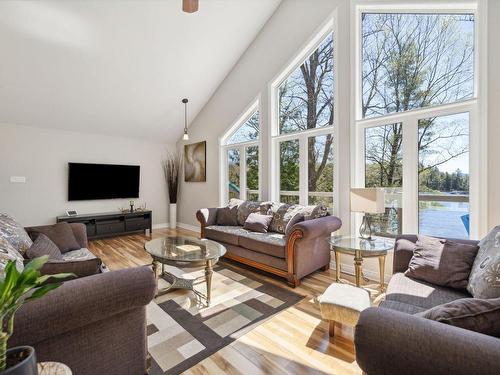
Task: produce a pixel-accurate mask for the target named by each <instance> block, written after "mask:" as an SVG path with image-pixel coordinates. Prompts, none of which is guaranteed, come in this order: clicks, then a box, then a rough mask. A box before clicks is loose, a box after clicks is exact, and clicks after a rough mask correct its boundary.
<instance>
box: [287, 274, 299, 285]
mask: <svg viewBox="0 0 500 375" xmlns="http://www.w3.org/2000/svg"><path fill="white" fill-rule="evenodd" d="M287 283H288V285H290V286H291V287H292V288H296V287H298V286H299V285H300V279H298V278H297V276H295V275H291V276H288V278H287Z"/></svg>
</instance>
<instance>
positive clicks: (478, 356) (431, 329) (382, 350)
mask: <svg viewBox="0 0 500 375" xmlns="http://www.w3.org/2000/svg"><path fill="white" fill-rule="evenodd" d="M354 343H355V346H356V361H357V363H358V365H359V366H360V367H361V369H362V370H363V372H364V373H366V374H369V375H378V374H407V375H417V374H454V375H470V374H491V375H493V374H500V361H499V360H498V353H500V340H499V339H498V338H495V337H491V336H487V335H484V334H481V333H477V332H473V331H468V330H465V329H462V328H457V327H453V326H450V325H447V324H444V323H439V322H435V321H432V320H428V319H424V318H421V317H417V316H414V315H410V314H405V313H401V312H398V311H394V310H389V309H384V308H377V307H371V308H369V309H367V310H364V311H363V312H362V313H361V315H360V318H359V321H358V324H357V326H356V329H355V337H354Z"/></svg>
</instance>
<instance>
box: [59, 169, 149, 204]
mask: <svg viewBox="0 0 500 375" xmlns="http://www.w3.org/2000/svg"><path fill="white" fill-rule="evenodd" d="M139 179H140V166H138V165H114V164H87V163H69V178H68V200H70V201H82V200H92V199H113V198H139Z"/></svg>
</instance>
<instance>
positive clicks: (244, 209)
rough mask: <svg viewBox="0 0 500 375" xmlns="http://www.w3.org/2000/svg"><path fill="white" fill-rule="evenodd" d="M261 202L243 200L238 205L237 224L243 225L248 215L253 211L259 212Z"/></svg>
mask: <svg viewBox="0 0 500 375" xmlns="http://www.w3.org/2000/svg"><path fill="white" fill-rule="evenodd" d="M260 204H261V202H253V201H244V202H243V203H241V204H240V205H239V206H238V225H241V226H243V225H245V221H246V220H247V217H248V215H250V214H251V213H253V212H261V207H260Z"/></svg>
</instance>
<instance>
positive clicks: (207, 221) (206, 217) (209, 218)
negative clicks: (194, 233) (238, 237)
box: [196, 207, 218, 237]
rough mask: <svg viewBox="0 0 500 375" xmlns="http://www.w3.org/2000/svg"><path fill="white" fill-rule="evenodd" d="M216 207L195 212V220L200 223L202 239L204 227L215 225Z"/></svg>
mask: <svg viewBox="0 0 500 375" xmlns="http://www.w3.org/2000/svg"><path fill="white" fill-rule="evenodd" d="M217 210H218V208H217V207H211V208H201V209H199V210H198V211H196V219H198V221H199V222H200V226H201V236H202V237H204V233H203V230H204V228H205V227H208V226H210V225H216V224H217Z"/></svg>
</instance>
